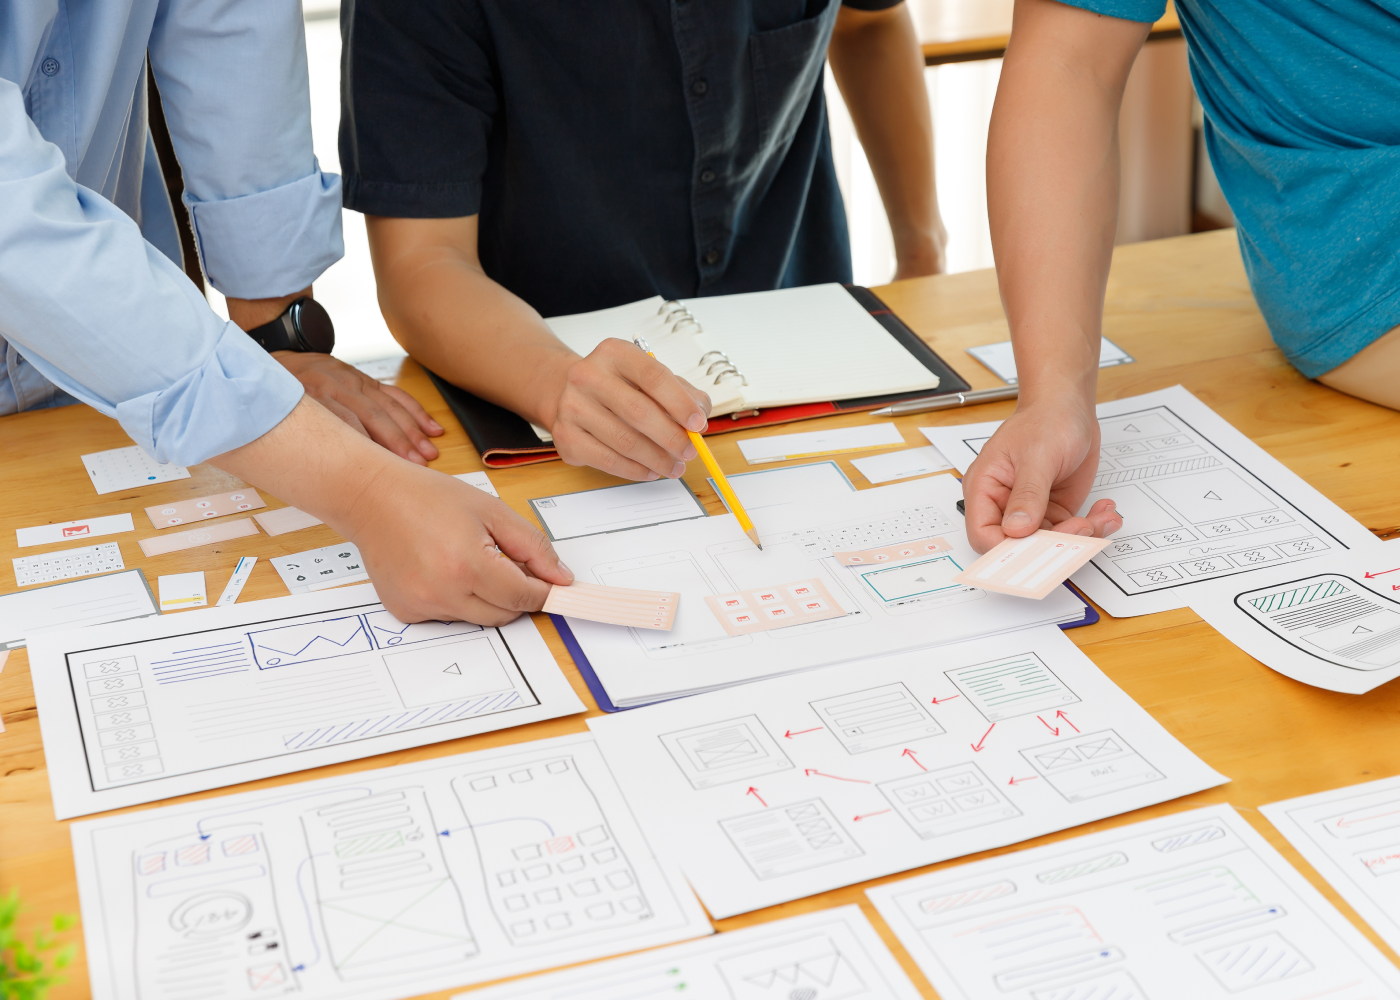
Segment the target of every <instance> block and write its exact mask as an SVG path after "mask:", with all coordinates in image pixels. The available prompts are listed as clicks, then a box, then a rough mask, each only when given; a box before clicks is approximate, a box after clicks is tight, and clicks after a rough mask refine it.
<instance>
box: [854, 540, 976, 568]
mask: <svg viewBox="0 0 1400 1000" xmlns="http://www.w3.org/2000/svg"><path fill="white" fill-rule="evenodd" d="M952 548H953V546H952V543H950V542H949V541H948V539H946V538H920V539H916V540H915V541H912V542H903V543H901V544H899V545H882V546H880V547H879V548H876V549H864V550H862V551H859V552H833V553H832V554H831V555H832V557H833V558H834V559H835V560H836V561H837V562H838V563H840V564H841V565H842V566H869V565H872V564H874V563H887V562H899V561H902V560H904V559H918V558H921V557H923V556H929V555H933V554H934V553H936V552H948V551H951V550H952Z"/></svg>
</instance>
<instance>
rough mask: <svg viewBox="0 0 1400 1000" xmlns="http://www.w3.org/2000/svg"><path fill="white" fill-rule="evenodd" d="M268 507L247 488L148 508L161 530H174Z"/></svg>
mask: <svg viewBox="0 0 1400 1000" xmlns="http://www.w3.org/2000/svg"><path fill="white" fill-rule="evenodd" d="M266 506H267V504H266V503H264V502H263V498H262V497H260V496H258V491H257V490H254V489H252V488H250V487H245V488H244V489H241V490H234V491H233V492H232V493H217V494H215V495H213V496H207V497H196V498H195V499H193V500H178V501H176V502H174V503H165V504H160V503H158V504H155V505H154V506H151V507H147V508H146V516H147V517H149V518H150V519H151V524H152V525H154V526H155V527H157V528H173V527H175V526H176V525H178V524H189V523H191V522H194V521H207V520H209V519H210V518H214V517H223V516H224V515H225V514H242V513H243V512H245V511H250V510H256V509H258V508H259V507H266Z"/></svg>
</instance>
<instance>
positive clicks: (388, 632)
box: [365, 611, 483, 649]
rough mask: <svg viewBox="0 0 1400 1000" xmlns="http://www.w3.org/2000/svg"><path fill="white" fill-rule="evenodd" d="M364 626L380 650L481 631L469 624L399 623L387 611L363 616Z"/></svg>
mask: <svg viewBox="0 0 1400 1000" xmlns="http://www.w3.org/2000/svg"><path fill="white" fill-rule="evenodd" d="M365 624H366V625H368V626H369V634H370V638H371V639H373V640H374V644H375V645H376V646H378V647H379V648H380V649H387V648H389V647H390V646H407V645H409V644H410V643H415V642H427V641H428V640H430V639H445V638H448V637H449V636H454V635H471V634H472V633H473V632H481V631H483V628H482V626H480V625H473V624H472V623H471V622H439V621H430V622H411V623H406V622H401V621H399V620H398V619H397V618H395V617H394V616H393V615H391V614H390V613H389V612H387V611H371V612H369V613H368V614H367V615H365Z"/></svg>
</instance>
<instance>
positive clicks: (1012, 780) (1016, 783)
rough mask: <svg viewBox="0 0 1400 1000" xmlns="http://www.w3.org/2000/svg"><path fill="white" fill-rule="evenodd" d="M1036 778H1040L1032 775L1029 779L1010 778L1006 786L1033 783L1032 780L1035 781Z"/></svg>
mask: <svg viewBox="0 0 1400 1000" xmlns="http://www.w3.org/2000/svg"><path fill="white" fill-rule="evenodd" d="M1038 777H1040V775H1038V774H1032V775H1031V776H1030V777H1029V778H1012V779H1011V780H1010V781H1008V782H1007V784H1008V785H1019V784H1020V783H1021V782H1023V781H1034V780H1035V779H1036V778H1038Z"/></svg>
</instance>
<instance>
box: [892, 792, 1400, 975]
mask: <svg viewBox="0 0 1400 1000" xmlns="http://www.w3.org/2000/svg"><path fill="white" fill-rule="evenodd" d="M1047 873H1073V874H1072V875H1068V874H1066V876H1065V877H1051V878H1048V879H1047V878H1042V877H1041V876H1043V875H1045V874H1047ZM1007 883H1009V884H1010V885H1012V886H1014V887H1015V891H1014V892H1008V891H1005V890H1003V891H1002V892H1001V893H1000V894H994V893H988V894H987V895H986V897H985V898H982V899H974V900H972V901H971V902H968V903H966V904H964V905H959V906H952V907H949V906H929V905H928V903H929V901H931V900H938V899H952V900H958V899H961V898H963V897H969V896H972V895H973V894H975V893H976V892H977V891H978V889H979V888H984V887H990V886H996V885H1003V884H1007ZM868 895H869V896H870V898H871V900H872V902H874V904H875V906H876V908H877V909H878V910H879V911H880V913H881V915H882V916H884V918H885V920H886V921H887V922H888V923H889V925H890V927H891V928H892V929H893V930H894V932H895V935H896V936H897V937H898V938H899V939H900V941H901V942H903V943H904V945H905V946H906V947H908V948H909V950H910V952H911V954H912V955H913V956H914V959H915V961H916V962H917V963H918V964H919V966H920V968H922V969H923V970H924V972H925V973H926V974H927V975H928V976H929V979H930V980H931V981H932V982H933V985H934V986H935V988H936V989H937V990H938V991H939V993H940V995H943V996H959V997H964V998H966V1000H992V998H996V1000H1003V998H1005V997H1006V996H1007V995H1008V994H1012V993H1014V994H1015V995H1016V996H1018V997H1019V996H1028V998H1029V1000H1081V998H1082V1000H1100V998H1103V997H1118V996H1143V995H1144V994H1143V986H1144V985H1145V987H1146V989H1147V990H1149V991H1151V992H1150V993H1149V994H1147V995H1150V996H1152V997H1154V998H1158V1000H1162V998H1165V997H1168V996H1170V997H1178V996H1189V997H1194V998H1197V1000H1226V998H1228V997H1232V996H1235V995H1236V994H1238V993H1239V992H1241V991H1246V990H1248V991H1252V990H1254V989H1255V988H1256V987H1260V986H1263V985H1264V984H1267V983H1276V982H1282V981H1287V982H1288V984H1289V987H1290V988H1289V989H1287V990H1286V991H1284V992H1281V993H1280V992H1269V991H1268V990H1260V991H1259V993H1258V994H1256V993H1254V992H1249V993H1248V994H1247V995H1250V996H1254V995H1260V996H1265V995H1267V996H1279V997H1284V996H1287V997H1289V998H1290V1000H1296V998H1301V997H1327V998H1329V1000H1330V998H1331V997H1332V996H1334V995H1336V996H1340V997H1345V998H1347V1000H1361V998H1363V997H1377V998H1379V997H1385V998H1389V1000H1395V998H1396V997H1400V971H1397V970H1396V969H1395V968H1394V967H1392V966H1390V965H1389V963H1387V962H1386V961H1385V960H1384V958H1382V957H1381V955H1380V953H1379V952H1378V951H1377V950H1376V949H1375V948H1374V947H1373V946H1372V945H1371V944H1370V942H1368V941H1367V940H1366V939H1365V938H1364V937H1363V936H1362V935H1361V934H1360V933H1359V932H1358V931H1357V930H1356V929H1355V928H1354V927H1352V926H1351V924H1350V923H1348V922H1347V920H1346V919H1345V918H1344V917H1342V916H1341V914H1339V913H1337V912H1336V910H1334V909H1333V908H1332V906H1331V905H1330V904H1329V903H1328V902H1327V901H1326V900H1325V899H1324V898H1323V897H1322V896H1321V895H1320V894H1319V893H1318V892H1317V890H1315V889H1313V888H1312V886H1311V885H1310V884H1309V883H1308V882H1307V880H1306V879H1304V878H1303V877H1302V876H1301V875H1299V874H1298V873H1297V872H1296V871H1294V870H1293V869H1292V868H1291V867H1290V866H1289V865H1288V863H1287V862H1286V861H1285V860H1284V859H1283V858H1282V857H1281V856H1280V855H1279V854H1278V852H1277V851H1275V850H1274V849H1273V848H1272V847H1270V846H1269V844H1268V843H1267V842H1266V841H1265V840H1264V839H1263V838H1262V837H1261V836H1260V835H1259V834H1258V833H1256V832H1255V831H1254V830H1253V829H1252V828H1251V827H1250V826H1249V824H1247V823H1245V822H1244V820H1243V819H1241V818H1240V817H1239V815H1238V814H1237V813H1235V812H1234V811H1233V810H1232V809H1230V807H1229V806H1213V807H1209V808H1206V809H1197V810H1193V811H1190V812H1186V813H1178V814H1176V815H1172V816H1164V817H1161V818H1159V819H1155V820H1149V821H1147V822H1143V823H1136V824H1133V825H1130V826H1126V827H1120V828H1118V829H1115V830H1109V831H1105V832H1103V833H1097V834H1089V835H1086V836H1082V837H1078V838H1074V839H1072V840H1067V841H1061V842H1059V843H1056V844H1050V845H1046V846H1044V847H1038V848H1031V849H1029V850H1023V851H1018V852H1015V853H1012V854H1008V855H1004V856H1002V857H998V858H991V859H988V860H986V861H980V862H973V863H971V864H968V865H964V866H962V867H961V868H950V869H944V870H943V871H941V872H935V873H933V874H930V875H925V876H922V877H918V878H913V879H909V880H906V881H905V882H903V883H898V882H896V883H893V884H890V885H884V886H879V887H877V888H875V889H872V890H870V891H869V893H868ZM1166 987H1169V993H1160V988H1166ZM1023 989H1024V990H1026V991H1027V992H1026V993H1021V992H1019V991H1020V990H1023ZM1115 989H1117V990H1120V991H1122V992H1113V990H1115Z"/></svg>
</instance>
